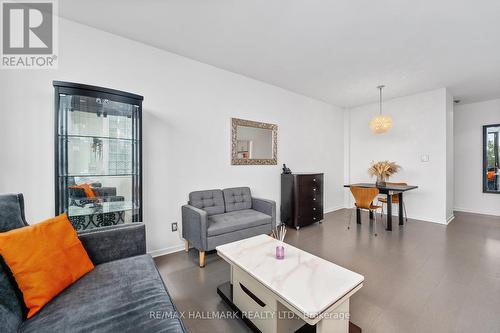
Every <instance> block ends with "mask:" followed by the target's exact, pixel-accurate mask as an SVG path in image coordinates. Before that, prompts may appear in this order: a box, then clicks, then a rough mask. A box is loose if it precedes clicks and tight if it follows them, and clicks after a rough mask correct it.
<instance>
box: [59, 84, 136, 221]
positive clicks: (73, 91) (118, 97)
mask: <svg viewBox="0 0 500 333" xmlns="http://www.w3.org/2000/svg"><path fill="white" fill-rule="evenodd" d="M53 86H54V111H55V112H54V114H55V117H54V188H55V207H54V208H55V214H56V215H57V214H60V213H62V212H63V208H64V207H65V203H64V200H67V198H63V196H64V193H61V190H60V185H61V184H60V178H62V179H63V180H62V181H63V182H64V183H65V184H64V185H67V184H66V183H67V181H66V178H67V177H64V176H62V175H61V171H66V170H67V163H68V156H67V153H68V149H67V144H68V143H67V141H68V140H64V141H65V143H64V144H62V143H61V139H60V138H61V137H64V136H65V134H67V133H60V126H61V124H60V122H61V121H64V122H66V121H67V117H66V116H64V117H63V118H64V119H60V118H61V114H60V113H59V107H60V96H61V95H76V96H86V97H93V98H102V99H108V100H110V101H114V102H120V103H126V104H130V105H133V106H136V108H133V111H132V112H133V114H132V120H133V123H132V126H133V129H132V130H133V132H134V131H135V133H134V134H136V135H137V136H136V137H135V136H134V137H133V140H132V142H133V143H136V145H137V146H135V145H134V144H132V146H133V147H134V148H133V149H135V147H137V150H138V151H137V152H134V151H133V152H132V155H133V158H136V159H137V161H136V162H137V163H132V168H136V166H137V170H135V172H134V170H133V173H135V176H133V184H134V185H133V187H134V188H133V190H132V202H133V203H135V202H137V203H138V205H139V209H138V214H137V216H134V217H133V221H134V222H142V220H143V203H142V198H143V194H142V191H143V190H142V184H143V175H142V170H143V169H142V101H143V100H144V97H143V96H140V95H137V94H132V93H128V92H125V91H120V90H115V89H110V88H104V87H98V86H92V85H87V84H80V83H74V82H63V81H53ZM134 113H137V117H134ZM64 128H65V129H66V130H67V124H64ZM61 154H62V155H63V156H62V155H61ZM61 163H63V164H64V165H62V164H61ZM63 168H64V170H61V169H63ZM111 176H113V175H111ZM118 176H119V175H118ZM82 177H85V175H82Z"/></svg>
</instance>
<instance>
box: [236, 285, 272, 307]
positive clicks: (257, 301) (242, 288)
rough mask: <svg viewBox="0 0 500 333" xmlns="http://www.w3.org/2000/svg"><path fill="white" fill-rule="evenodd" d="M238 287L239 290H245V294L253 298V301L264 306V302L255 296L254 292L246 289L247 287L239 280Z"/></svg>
mask: <svg viewBox="0 0 500 333" xmlns="http://www.w3.org/2000/svg"><path fill="white" fill-rule="evenodd" d="M240 287H241V290H243V291H244V292H245V294H247V295H248V296H249V297H250V298H251V299H253V300H254V301H255V303H257V304H259V305H260V306H261V307H265V306H266V303H264V302H262V301H261V300H260V299H259V298H258V297H257V296H255V294H254V293H252V292H251V291H250V290H248V288H247V287H245V286H244V285H242V284H241V282H240Z"/></svg>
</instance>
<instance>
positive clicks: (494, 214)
mask: <svg viewBox="0 0 500 333" xmlns="http://www.w3.org/2000/svg"><path fill="white" fill-rule="evenodd" d="M453 210H454V211H457V212H463V213H471V214H480V215H489V216H500V214H497V213H492V212H484V211H478V210H472V209H467V208H460V207H455V208H453Z"/></svg>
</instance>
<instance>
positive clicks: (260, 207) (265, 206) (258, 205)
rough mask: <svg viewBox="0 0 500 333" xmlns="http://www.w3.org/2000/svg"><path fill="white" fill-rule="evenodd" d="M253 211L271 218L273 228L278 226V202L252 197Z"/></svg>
mask: <svg viewBox="0 0 500 333" xmlns="http://www.w3.org/2000/svg"><path fill="white" fill-rule="evenodd" d="M252 209H254V210H256V211H258V212H261V213H264V214H266V215H269V216H271V223H272V227H273V228H274V227H275V226H276V202H275V201H273V200H268V199H260V198H253V197H252Z"/></svg>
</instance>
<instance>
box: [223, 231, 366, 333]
mask: <svg viewBox="0 0 500 333" xmlns="http://www.w3.org/2000/svg"><path fill="white" fill-rule="evenodd" d="M279 244H280V242H279V241H277V240H275V239H274V238H271V237H269V236H267V235H260V236H255V237H252V238H247V239H244V240H241V241H237V242H233V243H229V244H225V245H221V246H218V247H217V248H216V249H217V254H218V255H219V256H220V257H222V258H223V259H224V260H225V261H227V262H228V263H229V264H230V265H231V280H230V282H228V283H226V284H224V285H221V286H219V288H218V289H217V292H218V293H219V295H220V296H221V297H222V298H223V299H224V300H225V301H226V302H227V303H229V304H230V305H231V306H232V307H233V308H235V310H237V311H239V312H241V314H242V317H243V318H244V320H245V322H246V323H247V324H249V326H250V327H251V328H252V329H253V330H254V331H257V332H258V331H260V332H263V333H284V332H287V333H288V332H295V331H296V330H298V329H300V328H302V329H301V330H300V332H314V326H309V325H315V331H316V332H317V333H326V332H328V333H337V332H342V333H346V332H349V326H350V325H349V298H350V297H351V296H352V295H353V294H354V293H355V292H357V291H358V290H359V289H360V288H361V287H362V286H363V280H364V277H363V276H362V275H359V274H357V273H355V272H352V271H350V270H348V269H345V268H343V267H341V266H338V265H335V264H334V263H331V262H329V261H327V260H324V259H321V258H319V257H317V256H315V255H312V254H310V253H308V252H305V251H302V250H300V249H298V248H296V247H293V246H291V245H288V244H284V246H285V258H284V259H283V260H278V259H276V258H275V251H276V246H277V245H279ZM306 323H307V324H309V325H306ZM308 327H309V328H310V329H309V330H308V329H307V328H308ZM353 328H355V329H356V330H358V331H360V329H359V328H358V327H357V326H355V325H353V324H352V323H351V329H353Z"/></svg>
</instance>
